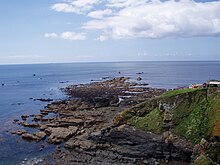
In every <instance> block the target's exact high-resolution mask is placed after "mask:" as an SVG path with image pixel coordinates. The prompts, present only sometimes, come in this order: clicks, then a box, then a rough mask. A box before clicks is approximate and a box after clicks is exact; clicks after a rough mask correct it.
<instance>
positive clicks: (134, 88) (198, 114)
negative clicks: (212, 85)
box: [11, 77, 220, 164]
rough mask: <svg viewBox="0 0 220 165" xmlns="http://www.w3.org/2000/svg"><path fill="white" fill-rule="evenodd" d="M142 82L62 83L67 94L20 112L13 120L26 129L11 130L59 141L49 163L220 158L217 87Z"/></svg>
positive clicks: (215, 160) (181, 161) (28, 136)
mask: <svg viewBox="0 0 220 165" xmlns="http://www.w3.org/2000/svg"><path fill="white" fill-rule="evenodd" d="M140 82H141V81H140V80H138V82H132V81H130V79H129V78H127V77H118V78H114V79H109V78H105V79H104V80H103V81H101V82H92V83H89V84H78V85H71V86H68V87H67V88H65V89H64V92H65V93H66V94H67V95H68V96H69V99H67V100H62V101H58V102H52V103H50V104H48V105H47V107H46V108H45V109H44V110H41V111H40V113H39V114H34V115H28V116H21V119H19V120H15V122H16V123H17V124H19V125H22V126H24V129H23V130H16V131H12V132H11V133H13V134H17V135H19V136H21V137H22V138H23V139H26V140H31V141H37V142H39V141H47V142H48V143H51V144H55V145H57V149H56V151H54V153H53V154H52V159H53V160H52V164H190V163H195V164H196V163H197V164H198V162H201V160H202V161H203V162H209V163H210V162H211V163H219V161H220V156H219V155H220V152H219V149H218V145H219V143H218V137H219V133H220V129H219V121H220V119H219V116H220V115H219V113H220V112H219V111H218V110H216V109H218V105H219V104H218V98H219V91H218V90H217V89H216V90H214V91H211V90H208V89H199V90H191V89H190V90H189V89H182V90H175V91H168V92H166V90H165V89H157V88H150V87H148V86H147V85H148V84H142V83H140ZM218 115H219V116H218ZM25 128H34V130H37V131H35V132H33V131H31V132H30V131H28V130H29V129H25ZM200 141H201V142H200ZM42 150H43V147H42ZM40 164H51V161H47V160H45V161H44V162H41V163H40Z"/></svg>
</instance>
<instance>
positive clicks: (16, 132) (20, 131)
mask: <svg viewBox="0 0 220 165" xmlns="http://www.w3.org/2000/svg"><path fill="white" fill-rule="evenodd" d="M24 133H27V131H25V130H17V131H11V134H16V135H22V134H24Z"/></svg>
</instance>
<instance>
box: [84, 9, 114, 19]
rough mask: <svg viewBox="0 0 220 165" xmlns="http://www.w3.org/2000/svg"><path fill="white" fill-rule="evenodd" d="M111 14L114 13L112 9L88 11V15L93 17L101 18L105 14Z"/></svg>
mask: <svg viewBox="0 0 220 165" xmlns="http://www.w3.org/2000/svg"><path fill="white" fill-rule="evenodd" d="M111 14H112V10H110V9H105V10H97V11H92V12H90V13H88V16H89V17H91V18H96V19H101V18H103V17H104V16H108V15H111Z"/></svg>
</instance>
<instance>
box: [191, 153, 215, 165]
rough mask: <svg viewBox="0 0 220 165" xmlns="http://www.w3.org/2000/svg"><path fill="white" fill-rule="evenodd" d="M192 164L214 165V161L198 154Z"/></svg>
mask: <svg viewBox="0 0 220 165" xmlns="http://www.w3.org/2000/svg"><path fill="white" fill-rule="evenodd" d="M193 165H215V163H214V162H213V161H212V160H211V159H210V158H209V157H207V156H205V155H200V156H199V157H198V158H197V159H196V161H195V162H194V163H193Z"/></svg>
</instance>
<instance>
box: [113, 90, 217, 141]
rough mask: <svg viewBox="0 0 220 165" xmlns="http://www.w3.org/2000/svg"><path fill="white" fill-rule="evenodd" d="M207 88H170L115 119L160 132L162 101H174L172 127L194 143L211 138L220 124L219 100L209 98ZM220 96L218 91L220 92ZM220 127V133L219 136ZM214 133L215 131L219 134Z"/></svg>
mask: <svg viewBox="0 0 220 165" xmlns="http://www.w3.org/2000/svg"><path fill="white" fill-rule="evenodd" d="M206 94H207V91H206V89H182V90H175V91H168V92H167V93H165V94H163V95H162V96H161V97H158V98H155V99H153V100H150V101H146V102H144V103H142V104H140V105H137V106H135V107H134V108H132V109H130V110H126V111H124V112H123V113H122V114H120V115H119V116H118V117H117V118H116V121H117V122H118V123H120V122H122V123H124V122H127V123H130V124H132V125H134V126H135V127H137V128H140V129H143V130H145V131H152V132H155V133H161V132H162V131H163V130H162V113H161V112H160V111H159V108H158V107H159V103H168V104H171V103H172V104H173V103H174V105H175V106H174V107H173V108H172V109H171V111H172V113H173V129H172V131H173V132H175V133H176V134H177V135H179V136H183V137H185V138H187V139H189V140H190V141H192V142H193V143H194V144H195V143H198V142H199V141H200V139H201V138H202V137H203V138H209V137H210V136H211V135H212V134H213V133H212V132H213V128H214V125H217V126H218V122H219V123H220V99H219V97H216V96H215V97H213V96H210V97H209V98H208V100H207V98H206ZM218 95H219V94H218ZM218 131H220V130H217V131H216V132H217V134H219V136H220V132H218ZM216 132H215V134H216Z"/></svg>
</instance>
